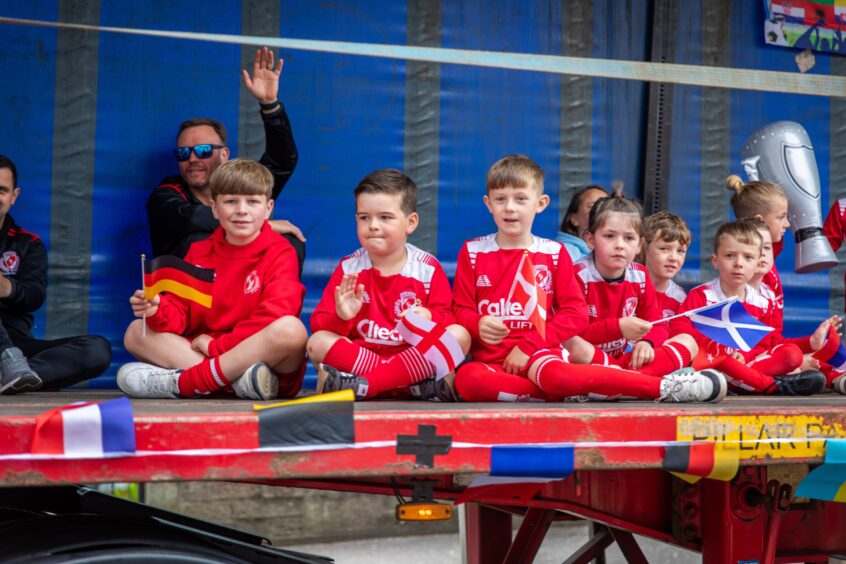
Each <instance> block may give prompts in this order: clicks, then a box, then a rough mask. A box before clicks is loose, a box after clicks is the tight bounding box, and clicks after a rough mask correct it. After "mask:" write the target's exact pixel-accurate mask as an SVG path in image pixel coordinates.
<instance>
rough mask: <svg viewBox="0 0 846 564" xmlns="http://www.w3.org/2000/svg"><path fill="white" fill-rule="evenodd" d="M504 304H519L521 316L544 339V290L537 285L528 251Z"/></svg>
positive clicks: (521, 261)
mask: <svg viewBox="0 0 846 564" xmlns="http://www.w3.org/2000/svg"><path fill="white" fill-rule="evenodd" d="M505 302H506V303H517V304H520V305H521V306H522V307H523V315H524V316H526V319H528V320H529V321H531V322H532V325H534V326H535V329H536V330H537V332H538V333H540V336H541V337H542V338H543V339H546V302H547V295H546V290H544V289H543V288H542V287H540V286H539V285H538V281H537V278H536V277H535V265H534V264H532V259H530V258H529V253H528V251H524V252H523V257H522V258H521V259H520V266H519V267H517V275H516V276H515V277H514V284H513V285H512V286H511V291H510V292H509V293H508V299H507V300H505Z"/></svg>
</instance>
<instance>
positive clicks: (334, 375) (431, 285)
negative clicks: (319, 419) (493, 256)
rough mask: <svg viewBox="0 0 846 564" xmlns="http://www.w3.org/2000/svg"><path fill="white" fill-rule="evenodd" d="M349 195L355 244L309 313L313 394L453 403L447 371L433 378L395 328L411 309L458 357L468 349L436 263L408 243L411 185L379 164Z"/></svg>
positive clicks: (413, 207)
mask: <svg viewBox="0 0 846 564" xmlns="http://www.w3.org/2000/svg"><path fill="white" fill-rule="evenodd" d="M354 193H355V207H356V226H357V232H358V240H359V242H360V243H361V248H360V249H358V250H357V251H356V252H354V253H353V254H351V255H349V256H347V257H345V258H343V259H341V262H340V264H338V266H337V267H336V268H335V271H334V272H333V273H332V277H331V278H330V279H329V284H328V285H327V286H326V289H325V290H324V291H323V297H322V298H321V299H320V303H319V304H318V305H317V307H316V308H315V310H314V313H313V314H312V315H311V329H312V331H313V334H312V336H311V338H310V339H309V340H308V354H309V356H310V357H311V360H312V363H314V365H315V366H316V367H317V368H318V380H317V391H318V392H331V391H338V390H344V389H351V390H354V391H355V395H356V398H357V399H366V398H375V397H377V396H378V397H393V398H398V397H399V398H410V397H414V398H419V399H429V400H437V401H453V400H454V399H455V394H454V392H453V390H452V379H453V377H454V375H447V376H446V377H445V378H441V379H437V378H435V376H436V368H435V365H434V364H432V363H431V362H430V361H429V360H427V359H426V358H425V357H424V356H423V353H422V352H421V349H420V348H418V346H409V343H407V342H406V341H405V340H404V339H403V337H402V336H401V335H400V333H399V332H398V331H397V329H396V328H397V323H398V322H399V320H400V319H401V318H402V317H403V316H405V315H406V312H407V311H409V310H411V311H414V312H415V313H417V314H419V315H421V316H422V317H424V318H426V319H428V320H430V321H433V322H434V323H436V324H437V325H440V326H441V327H442V328H444V329H445V330H446V331H447V332H449V334H450V335H452V337H454V338H455V340H456V341H457V342H458V345H459V347H460V348H461V350H462V352H463V353H464V354H466V353H467V349H468V348H469V346H470V336H469V335H468V334H467V331H465V330H464V328H463V327H461V326H460V325H457V324H455V318H454V317H453V314H452V292H450V289H449V280H447V277H446V274H444V271H443V269H442V268H441V265H440V263H439V262H438V260H437V259H436V258H435V257H433V256H432V255H430V254H429V253H427V252H424V251H422V250H420V249H418V248H417V247H415V246H414V245H411V244H409V243H408V236H409V235H411V233H413V232H414V230H415V229H417V225H418V221H419V218H418V215H417V186H416V185H415V184H414V181H412V180H411V179H410V178H409V177H408V176H406V175H405V174H403V173H402V172H400V171H399V170H395V169H383V170H377V171H375V172H372V173H370V174H369V175H367V176H366V177H364V178H363V179H362V180H361V182H359V183H358V186H356V188H355V191H354ZM420 345H421V346H423V343H422V342H421V344H420ZM424 352H425V351H424Z"/></svg>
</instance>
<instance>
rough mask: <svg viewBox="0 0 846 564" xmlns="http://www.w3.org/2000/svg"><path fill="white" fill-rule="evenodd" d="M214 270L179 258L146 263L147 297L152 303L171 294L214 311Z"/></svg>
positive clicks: (165, 258)
mask: <svg viewBox="0 0 846 564" xmlns="http://www.w3.org/2000/svg"><path fill="white" fill-rule="evenodd" d="M212 284H214V270H213V269H210V268H200V267H199V266H194V265H193V264H188V263H187V262H185V261H184V260H182V259H181V258H179V257H175V256H172V255H164V256H160V257H156V258H154V259H153V260H149V261H144V297H146V298H147V299H148V300H152V299H153V298H154V297H156V295H157V294H160V293H162V292H169V293H171V294H174V295H177V296H179V297H180V298H184V299H186V300H191V301H192V302H196V303H198V304H200V305H201V306H205V307H211V305H212V289H213V286H212Z"/></svg>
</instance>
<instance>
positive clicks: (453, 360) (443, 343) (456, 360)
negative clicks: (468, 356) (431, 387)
mask: <svg viewBox="0 0 846 564" xmlns="http://www.w3.org/2000/svg"><path fill="white" fill-rule="evenodd" d="M397 332H398V333H399V334H400V335H402V338H403V339H405V342H406V343H408V344H410V345H411V346H413V347H417V350H418V351H420V354H422V355H423V357H424V358H425V359H426V360H428V361H429V362H431V363H432V364H434V365H435V369H436V370H437V372H436V374H435V377H436V378H437V379H438V380H440V379H441V378H443V377H444V376H446V375H447V374H449V373H450V372H453V371H454V370H455V367H456V366H458V365H459V364H460V363H461V361H462V360H464V353H463V352H461V346H460V345H459V344H458V341H456V340H455V337H453V336H452V335H451V334H450V332H449V331H447V330H446V328H445V327H441V326H440V325H438V324H437V323H435V322H434V321H429V320H428V319H426V318H425V317H423V316H421V315H418V314H416V313H414V312H413V311H411V310H408V311H407V312H406V313H405V315H404V316H402V319H400V321H399V323H397Z"/></svg>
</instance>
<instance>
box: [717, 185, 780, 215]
mask: <svg viewBox="0 0 846 564" xmlns="http://www.w3.org/2000/svg"><path fill="white" fill-rule="evenodd" d="M726 188H728V189H729V191H731V192H732V193H733V194H734V195H733V196H732V197H731V208H732V210H734V216H735V217H736V218H738V219H742V218H744V217H753V216H755V215H758V214H761V215H766V214H767V212H769V210H770V204H771V203H772V200H773V198H783V199H784V200H787V196H786V195H785V193H784V190H782V189H781V187H779V185H778V184H773V183H772V182H768V181H766V180H752V181H750V182H743V180H742V179H741V178H740V177H739V176H736V175H734V174H732V175H731V176H729V177H728V178H726Z"/></svg>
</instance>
